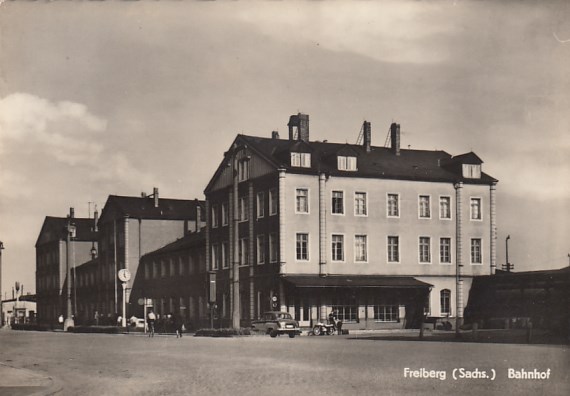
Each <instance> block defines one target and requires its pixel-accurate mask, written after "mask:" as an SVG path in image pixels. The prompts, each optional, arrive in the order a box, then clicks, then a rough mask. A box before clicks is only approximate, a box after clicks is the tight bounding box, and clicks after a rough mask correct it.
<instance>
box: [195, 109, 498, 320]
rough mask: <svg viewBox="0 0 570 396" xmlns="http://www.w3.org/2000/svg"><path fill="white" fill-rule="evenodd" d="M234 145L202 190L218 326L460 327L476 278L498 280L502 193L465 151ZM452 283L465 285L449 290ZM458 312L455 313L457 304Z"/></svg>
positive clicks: (303, 140) (290, 142) (302, 127)
mask: <svg viewBox="0 0 570 396" xmlns="http://www.w3.org/2000/svg"><path fill="white" fill-rule="evenodd" d="M288 128H289V138H288V139H280V138H279V134H278V133H277V132H273V134H272V136H271V137H270V138H264V137H256V136H248V135H241V134H240V135H237V137H236V138H235V140H234V141H233V143H232V144H231V146H230V148H229V150H228V151H227V152H226V153H225V154H224V157H223V158H222V160H221V163H220V165H219V167H218V169H217V171H216V172H215V174H214V176H213V177H212V179H211V180H210V182H209V184H208V186H207V187H206V189H205V195H206V207H207V210H206V214H207V227H206V261H207V264H208V268H209V269H210V270H211V271H214V272H215V273H216V277H217V295H216V303H217V306H218V314H219V315H220V318H221V321H222V323H224V325H233V326H234V327H237V326H240V325H242V326H243V325H248V324H249V323H250V322H251V320H253V319H255V318H257V317H258V316H259V315H260V313H262V312H263V311H266V310H273V309H280V310H283V311H288V312H289V313H291V314H292V315H293V316H294V317H295V319H297V320H299V321H300V324H301V325H302V326H312V325H313V323H315V322H316V321H318V320H324V319H326V317H327V315H328V313H329V312H330V311H331V310H333V309H334V310H336V311H337V312H338V316H339V318H340V319H341V320H342V321H343V322H344V324H345V326H344V328H348V329H373V328H404V327H416V326H417V325H418V324H419V322H420V320H421V317H422V315H424V313H425V314H428V315H429V316H433V317H436V318H453V317H456V316H457V315H459V317H462V315H463V307H464V306H465V304H466V302H467V296H468V291H469V288H470V286H471V282H472V279H473V277H474V276H478V275H489V274H492V273H494V270H495V267H496V245H495V239H496V237H495V235H496V234H495V233H496V213H495V212H496V203H495V200H496V183H497V180H496V179H494V178H493V177H491V176H489V175H487V174H486V173H484V172H483V171H482V162H483V161H482V160H481V159H480V158H479V157H478V156H477V155H476V154H475V153H473V152H470V153H466V154H462V155H458V156H452V155H450V154H448V153H447V152H445V151H439V150H436V151H427V150H411V149H402V148H401V147H400V138H401V137H400V126H399V125H398V124H395V123H394V124H392V125H391V127H390V141H391V145H390V146H389V147H378V146H373V145H372V131H371V126H370V123H368V122H364V125H363V139H362V144H341V143H330V142H319V141H311V140H310V134H309V116H308V115H306V114H297V115H293V116H291V117H290V119H289V124H288ZM456 273H458V274H459V276H458V278H457V279H456ZM456 299H457V301H458V303H456Z"/></svg>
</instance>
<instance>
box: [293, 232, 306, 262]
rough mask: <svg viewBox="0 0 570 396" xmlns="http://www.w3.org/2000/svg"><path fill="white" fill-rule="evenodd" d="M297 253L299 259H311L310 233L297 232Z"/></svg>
mask: <svg viewBox="0 0 570 396" xmlns="http://www.w3.org/2000/svg"><path fill="white" fill-rule="evenodd" d="M296 253H297V256H296V257H297V260H303V261H305V260H308V259H309V234H299V233H298V234H297V243H296Z"/></svg>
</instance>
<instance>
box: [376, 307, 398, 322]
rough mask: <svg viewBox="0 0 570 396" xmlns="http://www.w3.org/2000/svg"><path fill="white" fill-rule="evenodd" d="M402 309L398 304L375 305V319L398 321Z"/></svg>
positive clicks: (377, 320)
mask: <svg viewBox="0 0 570 396" xmlns="http://www.w3.org/2000/svg"><path fill="white" fill-rule="evenodd" d="M399 314H400V309H399V307H398V306H397V305H375V306H374V320H375V321H376V322H397V321H398V320H399Z"/></svg>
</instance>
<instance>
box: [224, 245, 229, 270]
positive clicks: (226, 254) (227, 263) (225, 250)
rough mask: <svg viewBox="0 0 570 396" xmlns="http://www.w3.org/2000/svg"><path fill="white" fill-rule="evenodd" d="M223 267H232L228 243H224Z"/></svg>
mask: <svg viewBox="0 0 570 396" xmlns="http://www.w3.org/2000/svg"><path fill="white" fill-rule="evenodd" d="M222 266H223V268H229V267H230V255H229V252H228V243H227V242H222Z"/></svg>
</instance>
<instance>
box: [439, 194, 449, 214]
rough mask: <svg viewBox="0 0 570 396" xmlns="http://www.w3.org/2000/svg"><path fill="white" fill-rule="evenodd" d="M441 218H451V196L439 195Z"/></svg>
mask: <svg viewBox="0 0 570 396" xmlns="http://www.w3.org/2000/svg"><path fill="white" fill-rule="evenodd" d="M439 218H440V219H451V197H439Z"/></svg>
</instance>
